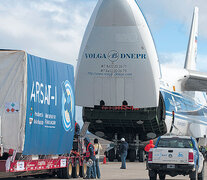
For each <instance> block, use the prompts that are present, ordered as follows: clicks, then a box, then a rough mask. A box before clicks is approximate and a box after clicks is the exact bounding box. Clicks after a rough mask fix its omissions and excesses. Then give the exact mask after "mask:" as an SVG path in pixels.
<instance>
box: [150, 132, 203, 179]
mask: <svg viewBox="0 0 207 180" xmlns="http://www.w3.org/2000/svg"><path fill="white" fill-rule="evenodd" d="M147 166H148V167H147V168H148V170H149V177H150V180H156V179H157V174H158V175H159V178H160V180H165V176H166V174H168V175H170V176H172V177H174V176H177V175H184V176H185V175H189V177H190V179H191V180H204V158H203V155H202V154H201V153H200V152H199V150H198V144H197V142H196V140H195V139H194V138H193V137H189V136H161V137H159V138H158V140H157V142H156V145H155V147H154V148H153V149H150V151H149V153H148V165H147Z"/></svg>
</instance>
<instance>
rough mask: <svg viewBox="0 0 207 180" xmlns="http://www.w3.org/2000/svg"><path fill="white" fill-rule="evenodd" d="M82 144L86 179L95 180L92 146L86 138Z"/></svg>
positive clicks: (94, 158)
mask: <svg viewBox="0 0 207 180" xmlns="http://www.w3.org/2000/svg"><path fill="white" fill-rule="evenodd" d="M84 144H85V146H86V160H87V161H88V162H87V164H88V166H87V177H86V179H95V178H96V164H95V163H96V162H95V160H96V157H95V151H94V146H93V144H92V143H90V139H89V138H88V137H85V138H84Z"/></svg>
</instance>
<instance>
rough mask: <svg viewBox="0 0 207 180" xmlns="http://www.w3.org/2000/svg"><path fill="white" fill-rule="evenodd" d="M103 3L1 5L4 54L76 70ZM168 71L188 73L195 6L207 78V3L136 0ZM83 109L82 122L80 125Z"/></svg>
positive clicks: (5, 0) (7, 1) (2, 1)
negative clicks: (86, 33)
mask: <svg viewBox="0 0 207 180" xmlns="http://www.w3.org/2000/svg"><path fill="white" fill-rule="evenodd" d="M97 1H98V0H0V49H18V50H25V51H27V52H28V53H30V54H33V55H36V56H40V57H44V58H48V59H53V60H56V61H61V62H66V63H69V64H72V65H74V67H76V64H77V58H78V53H79V48H80V45H81V41H82V38H83V34H84V31H85V28H86V26H87V23H88V21H89V18H90V16H91V14H92V12H93V9H94V7H95V5H96V3H97ZM137 1H138V4H139V6H140V8H141V10H142V12H143V14H144V15H145V18H146V19H147V22H148V25H149V27H150V30H151V32H152V35H153V38H154V41H155V45H156V48H157V52H158V57H159V61H160V63H161V64H164V66H172V67H179V68H183V66H184V60H185V53H186V49H187V44H188V38H189V33H190V26H191V19H192V14H193V9H194V7H195V6H198V8H199V36H198V57H197V68H198V70H201V71H205V72H207V11H206V10H207V1H206V0H182V1H181V0H137ZM80 111H81V110H80V108H77V114H76V116H77V119H78V121H81V113H80Z"/></svg>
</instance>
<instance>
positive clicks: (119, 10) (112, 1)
mask: <svg viewBox="0 0 207 180" xmlns="http://www.w3.org/2000/svg"><path fill="white" fill-rule="evenodd" d="M135 25H136V22H135V18H134V16H133V12H132V10H131V7H130V5H129V3H128V1H127V0H103V1H102V3H101V6H100V9H99V12H98V14H97V16H96V21H95V26H135Z"/></svg>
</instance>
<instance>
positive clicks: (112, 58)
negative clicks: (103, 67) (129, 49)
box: [108, 50, 119, 62]
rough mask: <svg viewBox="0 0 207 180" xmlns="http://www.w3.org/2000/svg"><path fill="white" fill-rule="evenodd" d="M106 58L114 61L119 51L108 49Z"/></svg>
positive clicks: (117, 57)
mask: <svg viewBox="0 0 207 180" xmlns="http://www.w3.org/2000/svg"><path fill="white" fill-rule="evenodd" d="M108 59H109V60H110V61H111V62H116V61H117V60H118V59H119V53H118V52H117V51H114V50H113V51H110V52H109V53H108Z"/></svg>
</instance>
